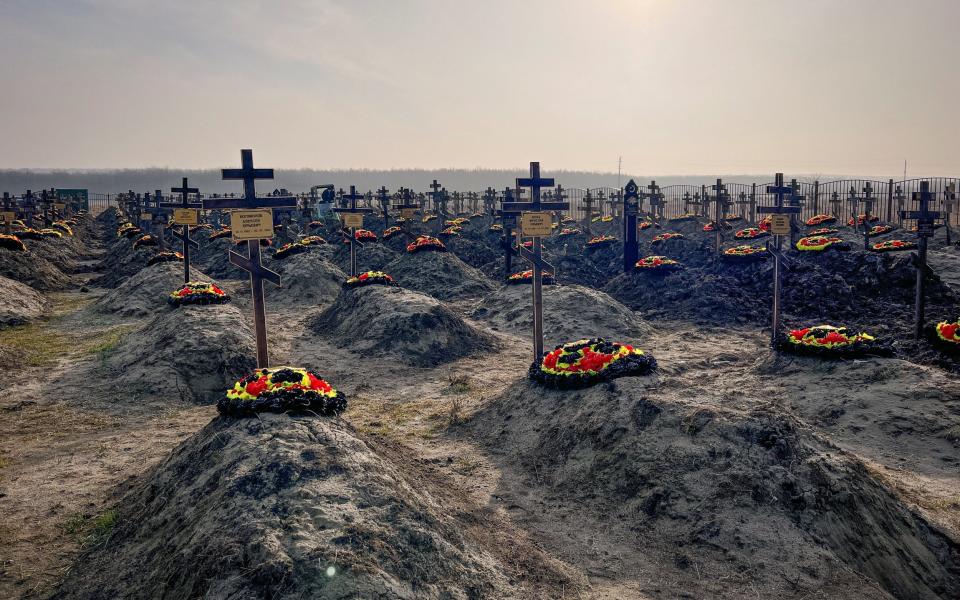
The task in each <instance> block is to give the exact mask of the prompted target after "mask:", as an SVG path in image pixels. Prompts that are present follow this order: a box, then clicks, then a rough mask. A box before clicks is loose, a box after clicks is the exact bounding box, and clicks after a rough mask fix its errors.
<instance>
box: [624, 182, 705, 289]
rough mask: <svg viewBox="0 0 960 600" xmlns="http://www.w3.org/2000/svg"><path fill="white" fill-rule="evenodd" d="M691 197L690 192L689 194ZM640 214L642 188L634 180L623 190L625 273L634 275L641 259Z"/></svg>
mask: <svg viewBox="0 0 960 600" xmlns="http://www.w3.org/2000/svg"><path fill="white" fill-rule="evenodd" d="M688 195H689V192H688ZM639 214H640V186H638V185H637V184H636V182H635V181H634V180H632V179H631V180H630V181H628V182H627V185H626V187H624V188H623V227H624V235H623V272H624V273H633V272H634V271H635V270H636V265H637V260H638V259H639V258H640V242H639V241H638V240H637V216H638V215H639Z"/></svg>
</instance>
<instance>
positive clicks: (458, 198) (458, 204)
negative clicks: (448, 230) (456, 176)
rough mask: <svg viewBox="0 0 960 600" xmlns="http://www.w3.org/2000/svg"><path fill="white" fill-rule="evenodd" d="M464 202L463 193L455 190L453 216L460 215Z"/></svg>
mask: <svg viewBox="0 0 960 600" xmlns="http://www.w3.org/2000/svg"><path fill="white" fill-rule="evenodd" d="M462 204H463V195H462V194H461V193H460V192H454V193H453V216H454V217H456V216H459V215H460V209H461V208H462Z"/></svg>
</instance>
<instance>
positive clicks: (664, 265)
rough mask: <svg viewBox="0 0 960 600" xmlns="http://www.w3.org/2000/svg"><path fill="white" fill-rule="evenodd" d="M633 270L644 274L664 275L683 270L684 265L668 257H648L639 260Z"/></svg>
mask: <svg viewBox="0 0 960 600" xmlns="http://www.w3.org/2000/svg"><path fill="white" fill-rule="evenodd" d="M633 268H634V269H636V270H637V271H640V272H643V273H661V274H662V273H672V272H674V271H679V270H681V269H683V265H682V264H680V263H679V262H678V261H675V260H673V259H672V258H667V257H666V256H646V257H644V258H641V259H640V260H638V261H637V262H636V264H635V265H634V266H633Z"/></svg>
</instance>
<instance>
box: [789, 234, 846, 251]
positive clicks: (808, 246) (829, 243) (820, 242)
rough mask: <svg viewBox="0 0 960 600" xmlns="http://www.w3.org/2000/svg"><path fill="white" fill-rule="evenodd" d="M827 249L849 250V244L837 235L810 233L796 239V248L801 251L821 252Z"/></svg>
mask: <svg viewBox="0 0 960 600" xmlns="http://www.w3.org/2000/svg"><path fill="white" fill-rule="evenodd" d="M827 249H834V250H849V249H850V244H848V243H846V242H844V241H843V240H842V239H840V238H838V237H831V236H826V235H812V236H807V237H804V238H800V239H799V240H797V250H800V251H801V252H823V251H824V250H827Z"/></svg>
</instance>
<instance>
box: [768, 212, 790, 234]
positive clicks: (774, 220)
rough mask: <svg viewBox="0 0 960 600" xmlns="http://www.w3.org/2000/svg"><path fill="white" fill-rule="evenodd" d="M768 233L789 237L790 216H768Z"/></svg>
mask: <svg viewBox="0 0 960 600" xmlns="http://www.w3.org/2000/svg"><path fill="white" fill-rule="evenodd" d="M770 233H772V234H773V235H790V215H770Z"/></svg>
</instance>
